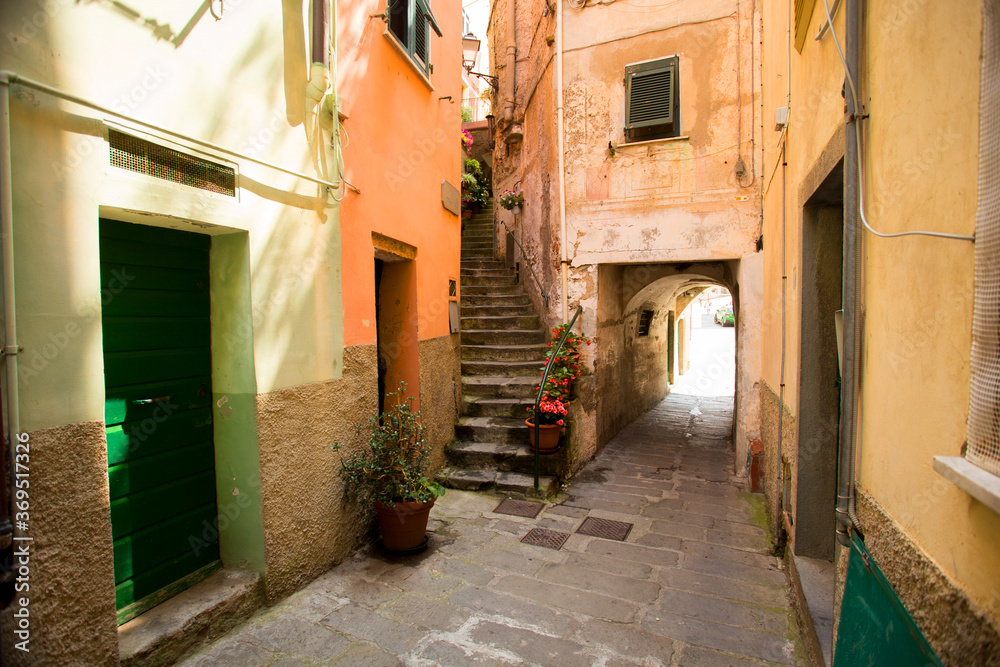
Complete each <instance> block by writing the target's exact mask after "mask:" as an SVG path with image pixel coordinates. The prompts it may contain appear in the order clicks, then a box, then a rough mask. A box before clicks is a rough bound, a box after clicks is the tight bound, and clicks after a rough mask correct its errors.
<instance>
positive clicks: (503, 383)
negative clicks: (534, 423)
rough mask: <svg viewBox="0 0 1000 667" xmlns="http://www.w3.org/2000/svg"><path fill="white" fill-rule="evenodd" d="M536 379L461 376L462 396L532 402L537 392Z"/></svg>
mask: <svg viewBox="0 0 1000 667" xmlns="http://www.w3.org/2000/svg"><path fill="white" fill-rule="evenodd" d="M537 386H538V378H536V377H501V376H492V377H491V376H489V375H463V376H462V395H463V396H468V397H473V396H485V397H488V398H525V399H527V398H530V399H532V400H534V398H535V396H536V394H537V393H538V390H537V389H535V387H537Z"/></svg>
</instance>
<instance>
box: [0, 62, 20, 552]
mask: <svg viewBox="0 0 1000 667" xmlns="http://www.w3.org/2000/svg"><path fill="white" fill-rule="evenodd" d="M0 114H3V120H2V122H0V202H2V203H0V206H2V208H0V235H2V236H0V238H2V245H3V251H2V252H3V325H4V347H3V354H4V361H5V362H6V366H7V392H6V398H7V438H8V444H9V446H10V462H11V465H10V471H9V476H10V480H11V484H10V486H9V487H8V488H9V489H10V493H11V496H12V497H13V494H14V488H15V487H14V484H13V481H14V461H16V460H17V458H16V456H15V449H16V447H17V442H18V440H17V436H18V434H19V433H20V432H21V420H20V419H19V415H18V400H17V353H18V352H20V351H21V348H20V346H19V345H18V344H17V320H16V319H15V311H14V204H13V202H12V201H11V193H12V191H13V188H12V186H11V167H10V85H9V77H8V75H7V72H0ZM0 502H6V499H2V500H0ZM13 518H14V517H13V516H11V519H12V520H13ZM13 524H14V539H17V538H18V537H22V536H23V534H24V531H23V530H20V529H18V527H17V522H16V521H13Z"/></svg>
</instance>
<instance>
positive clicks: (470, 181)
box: [462, 173, 479, 190]
mask: <svg viewBox="0 0 1000 667" xmlns="http://www.w3.org/2000/svg"><path fill="white" fill-rule="evenodd" d="M477 185H479V181H478V180H477V179H476V177H475V176H474V175H473V174H468V173H466V174H462V189H463V190H465V189H469V188H473V187H475V186H477Z"/></svg>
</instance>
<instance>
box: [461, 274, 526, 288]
mask: <svg viewBox="0 0 1000 667" xmlns="http://www.w3.org/2000/svg"><path fill="white" fill-rule="evenodd" d="M460 280H461V281H462V287H510V286H512V285H517V279H516V278H515V277H514V276H512V275H510V274H507V275H497V276H462V277H461V278H460Z"/></svg>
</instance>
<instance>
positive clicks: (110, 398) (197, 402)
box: [104, 376, 212, 425]
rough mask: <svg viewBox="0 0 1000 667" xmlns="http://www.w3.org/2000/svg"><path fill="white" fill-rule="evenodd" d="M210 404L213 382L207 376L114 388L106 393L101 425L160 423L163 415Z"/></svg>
mask: <svg viewBox="0 0 1000 667" xmlns="http://www.w3.org/2000/svg"><path fill="white" fill-rule="evenodd" d="M151 399H160V400H151ZM211 403H212V378H210V377H208V376H204V377H188V378H178V379H176V380H164V381H163V382H149V383H145V384H132V385H126V386H124V387H113V388H111V389H107V390H106V391H105V401H104V421H105V422H106V423H107V424H109V425H110V424H121V423H122V422H126V421H137V420H141V419H147V418H152V419H153V420H160V421H162V416H163V415H164V414H173V413H175V412H183V411H185V410H194V409H196V408H206V407H208V406H209V405H211Z"/></svg>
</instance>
